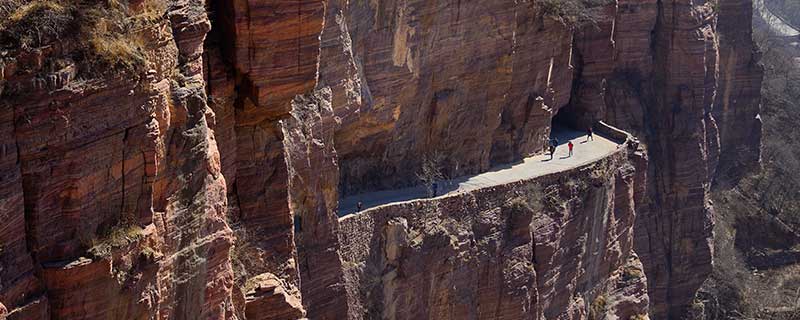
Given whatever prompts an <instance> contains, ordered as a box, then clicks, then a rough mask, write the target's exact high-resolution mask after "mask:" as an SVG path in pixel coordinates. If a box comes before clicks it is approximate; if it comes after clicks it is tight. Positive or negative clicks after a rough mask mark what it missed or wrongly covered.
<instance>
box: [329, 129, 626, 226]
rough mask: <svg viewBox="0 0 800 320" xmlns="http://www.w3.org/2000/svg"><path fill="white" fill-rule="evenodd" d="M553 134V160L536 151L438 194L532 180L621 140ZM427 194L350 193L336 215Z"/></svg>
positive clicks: (417, 190) (595, 156)
mask: <svg viewBox="0 0 800 320" xmlns="http://www.w3.org/2000/svg"><path fill="white" fill-rule="evenodd" d="M553 136H555V137H556V138H558V142H559V147H558V149H557V150H556V154H555V156H554V157H553V159H552V160H551V159H550V155H549V154H537V155H534V156H530V157H527V158H525V159H523V160H522V161H519V162H516V163H512V164H506V165H500V166H497V167H494V168H492V169H491V170H489V171H487V172H484V173H481V174H477V175H472V176H465V177H460V178H455V179H451V180H448V181H442V182H440V183H439V184H438V185H439V196H438V197H444V196H448V195H452V194H455V193H461V192H467V191H472V190H477V189H481V188H486V187H492V186H497V185H502V184H507V183H512V182H515V181H520V180H527V179H532V178H535V177H539V176H543V175H546V174H551V173H556V172H560V171H565V170H569V169H573V168H576V167H580V166H583V165H586V164H588V163H591V162H594V161H597V160H599V159H603V158H605V157H607V156H609V155H611V154H612V153H614V151H616V150H617V148H619V147H620V146H621V144H620V143H617V142H614V141H612V140H610V139H607V138H605V137H603V136H601V135H599V134H597V133H595V135H594V140H593V141H592V140H589V141H586V135H585V133H583V132H578V131H572V130H568V129H564V128H560V127H555V128H553ZM569 141H572V143H573V144H575V149H574V152H573V155H572V156H569V149H568V147H567V143H568V142H569ZM427 197H428V195H427V190H426V188H425V187H424V186H416V187H409V188H403V189H395V190H384V191H376V192H367V193H362V194H357V195H352V196H349V197H346V198H343V199H340V201H339V211H338V215H339V217H346V216H349V215H352V214H353V213H356V210H357V204H358V202H361V203H362V206H363V208H362V212H363V211H367V210H370V209H374V208H377V207H380V206H385V205H392V204H396V203H400V202H406V201H413V200H416V199H423V198H427Z"/></svg>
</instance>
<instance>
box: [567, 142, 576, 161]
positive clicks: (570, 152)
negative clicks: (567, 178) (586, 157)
mask: <svg viewBox="0 0 800 320" xmlns="http://www.w3.org/2000/svg"><path fill="white" fill-rule="evenodd" d="M567 146H568V147H569V156H570V157H571V156H572V148H574V147H575V145H574V144H572V140H570V142H569V143H567Z"/></svg>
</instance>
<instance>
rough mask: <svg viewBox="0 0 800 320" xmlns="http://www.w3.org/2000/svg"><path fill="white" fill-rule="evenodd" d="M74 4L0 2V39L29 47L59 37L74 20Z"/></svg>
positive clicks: (25, 48)
mask: <svg viewBox="0 0 800 320" xmlns="http://www.w3.org/2000/svg"><path fill="white" fill-rule="evenodd" d="M74 20H75V17H74V7H73V6H72V5H71V4H70V3H61V2H57V1H34V2H29V3H24V2H23V1H19V0H6V1H2V3H0V43H2V46H3V47H18V48H21V49H23V50H28V49H32V48H36V47H41V46H43V45H44V44H46V43H49V42H51V41H55V40H58V39H60V38H61V37H62V35H64V34H65V32H66V31H67V29H69V28H70V26H71V25H72V24H73V22H74Z"/></svg>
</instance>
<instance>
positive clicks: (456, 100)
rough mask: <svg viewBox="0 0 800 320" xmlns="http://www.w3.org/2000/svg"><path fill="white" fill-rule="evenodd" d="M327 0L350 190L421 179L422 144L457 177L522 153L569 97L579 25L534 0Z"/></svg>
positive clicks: (325, 68)
mask: <svg viewBox="0 0 800 320" xmlns="http://www.w3.org/2000/svg"><path fill="white" fill-rule="evenodd" d="M329 3H330V5H329V7H330V10H329V11H328V18H327V19H326V21H332V23H331V24H329V25H328V27H326V28H325V30H324V32H323V35H322V51H321V54H322V56H321V61H320V84H321V85H323V86H330V87H331V88H332V90H333V92H334V95H333V101H334V104H333V105H334V112H335V114H336V117H337V119H338V120H339V121H340V122H341V125H340V127H339V128H338V129H337V131H336V136H335V141H336V148H337V151H338V153H339V158H340V168H341V179H340V186H341V188H340V190H341V193H342V194H343V195H349V194H353V193H356V192H358V191H360V190H365V189H370V190H372V189H380V188H391V187H395V186H397V185H403V184H411V183H416V177H415V174H416V172H417V171H418V169H419V168H420V166H421V162H422V158H424V157H423V156H424V155H426V154H433V153H437V152H438V153H441V154H443V155H445V156H446V161H445V164H444V167H445V168H446V171H447V172H446V173H447V174H449V175H451V176H458V175H462V174H466V173H475V172H479V171H483V170H486V169H488V168H489V166H490V165H492V164H493V163H505V162H508V161H511V160H515V159H519V158H520V157H521V156H523V155H526V154H528V153H531V152H535V151H538V150H539V149H541V147H542V146H543V138H544V137H546V136H547V135H548V134H549V131H548V130H549V123H550V118H551V117H552V115H553V114H554V113H555V111H556V109H557V107H560V106H563V105H565V104H566V103H567V102H568V101H569V96H570V88H571V81H572V74H573V72H572V66H571V64H570V50H571V40H570V39H571V33H570V32H569V30H568V29H567V28H566V27H565V26H564V25H562V24H561V23H558V22H556V21H554V20H552V19H546V18H541V17H540V15H539V14H538V13H537V12H536V10H534V9H533V8H531V6H530V5H529V4H528V3H524V4H523V3H520V4H514V3H510V2H502V1H489V2H463V1H462V2H459V3H450V4H448V5H442V4H437V3H435V2H430V1H397V2H384V1H378V2H359V3H353V2H346V1H338V0H335V1H329ZM476 22H480V23H476ZM545 47H546V48H548V50H539V49H541V48H545ZM455 79H458V80H457V81H455ZM538 97H542V98H543V100H541V101H538V100H537V98H538Z"/></svg>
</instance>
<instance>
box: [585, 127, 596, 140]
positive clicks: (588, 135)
mask: <svg viewBox="0 0 800 320" xmlns="http://www.w3.org/2000/svg"><path fill="white" fill-rule="evenodd" d="M589 139H591V140H592V141H594V134H593V133H592V127H588V128H586V141H587V142H588V141H589Z"/></svg>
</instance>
